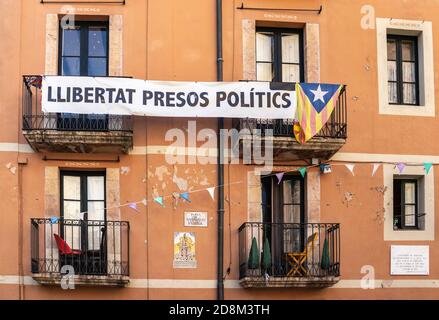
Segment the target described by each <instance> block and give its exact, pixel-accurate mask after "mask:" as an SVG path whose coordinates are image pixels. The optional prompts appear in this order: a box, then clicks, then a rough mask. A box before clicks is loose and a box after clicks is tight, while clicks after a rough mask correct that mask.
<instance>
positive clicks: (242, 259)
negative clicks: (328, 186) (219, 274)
mask: <svg viewBox="0 0 439 320" xmlns="http://www.w3.org/2000/svg"><path fill="white" fill-rule="evenodd" d="M339 277H340V225H339V224H338V223H263V222H246V223H244V224H243V225H242V226H241V227H240V228H239V278H240V282H241V285H242V286H243V287H245V288H255V287H329V286H332V285H334V284H335V283H337V282H338V281H339Z"/></svg>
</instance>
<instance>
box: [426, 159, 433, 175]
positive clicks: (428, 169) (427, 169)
mask: <svg viewBox="0 0 439 320" xmlns="http://www.w3.org/2000/svg"><path fill="white" fill-rule="evenodd" d="M432 166H433V163H431V162H424V169H425V172H427V174H428V173H429V172H430V169H431V167H432Z"/></svg>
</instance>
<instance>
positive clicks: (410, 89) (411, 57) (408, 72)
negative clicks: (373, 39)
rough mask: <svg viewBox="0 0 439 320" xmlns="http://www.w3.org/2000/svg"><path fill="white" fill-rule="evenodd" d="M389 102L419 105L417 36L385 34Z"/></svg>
mask: <svg viewBox="0 0 439 320" xmlns="http://www.w3.org/2000/svg"><path fill="white" fill-rule="evenodd" d="M387 70H388V87H389V103H390V104H399V105H419V80H418V38H417V37H409V36H400V35H398V36H397V35H388V36H387Z"/></svg>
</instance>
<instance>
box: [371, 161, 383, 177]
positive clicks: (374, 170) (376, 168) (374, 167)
mask: <svg viewBox="0 0 439 320" xmlns="http://www.w3.org/2000/svg"><path fill="white" fill-rule="evenodd" d="M380 166H381V163H375V164H374V165H373V169H372V177H373V176H374V175H375V173H376V172H377V170H378V168H379V167H380Z"/></svg>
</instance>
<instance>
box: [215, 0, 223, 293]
mask: <svg viewBox="0 0 439 320" xmlns="http://www.w3.org/2000/svg"><path fill="white" fill-rule="evenodd" d="M222 27H223V22H222V0H216V58H217V62H216V63H217V81H223V45H222V41H223V32H222ZM223 128H224V118H218V134H217V137H218V143H217V145H218V275H217V281H218V285H217V299H218V300H224V266H223V264H224V137H223V135H222V131H223V130H222V129H223Z"/></svg>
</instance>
